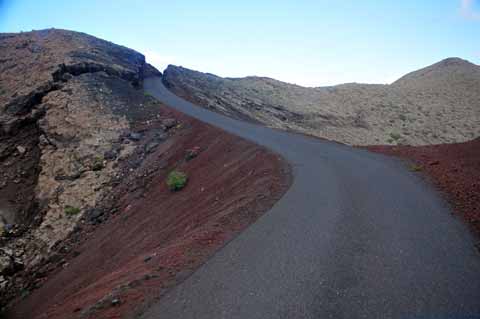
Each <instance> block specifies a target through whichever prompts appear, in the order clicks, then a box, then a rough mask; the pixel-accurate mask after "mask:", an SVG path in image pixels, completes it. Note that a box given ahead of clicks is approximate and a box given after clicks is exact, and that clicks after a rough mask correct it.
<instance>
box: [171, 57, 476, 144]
mask: <svg viewBox="0 0 480 319" xmlns="http://www.w3.org/2000/svg"><path fill="white" fill-rule="evenodd" d="M163 81H164V83H165V85H166V86H167V87H169V88H170V89H171V90H172V91H173V92H175V93H176V94H178V95H180V96H182V97H184V98H187V99H190V100H191V101H193V102H195V103H197V104H199V105H201V106H204V107H206V108H209V109H212V110H214V111H217V112H220V113H222V114H225V115H228V116H232V117H235V118H240V119H248V120H251V121H256V122H260V123H263V124H266V125H268V126H271V127H275V128H281V129H287V130H294V131H299V132H302V133H307V134H312V135H316V136H319V137H323V138H327V139H331V140H335V141H339V142H343V143H347V144H354V145H373V144H391V145H397V144H409V145H425V144H440V143H454V142H463V141H467V140H471V139H473V138H475V137H477V136H479V135H480V129H479V128H480V126H479V125H478V123H480V67H479V66H477V65H475V64H472V63H469V62H468V61H464V60H461V59H458V58H449V59H446V60H443V61H441V62H439V63H437V64H434V65H432V66H430V67H427V68H425V69H422V70H419V71H416V72H412V73H410V74H408V75H406V76H404V77H402V78H401V79H399V80H398V81H396V82H395V83H393V84H391V85H372V84H370V85H368V84H356V83H353V84H342V85H337V86H332V87H318V88H305V87H301V86H297V85H292V84H288V83H283V82H280V81H276V80H273V79H269V78H261V77H247V78H238V79H237V78H221V77H218V76H215V75H212V74H205V73H201V72H197V71H192V70H188V69H186V68H182V67H176V66H169V67H168V68H167V69H166V70H165V72H164V77H163Z"/></svg>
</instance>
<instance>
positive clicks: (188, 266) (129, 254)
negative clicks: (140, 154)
mask: <svg viewBox="0 0 480 319" xmlns="http://www.w3.org/2000/svg"><path fill="white" fill-rule="evenodd" d="M170 112H171V114H173V116H174V117H175V118H177V119H179V120H180V122H181V123H183V124H182V125H184V128H183V129H180V130H179V131H178V133H177V134H176V135H175V136H174V137H172V138H170V139H169V140H167V141H166V142H165V143H164V144H162V145H161V146H160V147H159V148H158V149H157V150H156V151H155V152H154V153H152V154H151V155H149V157H148V158H147V159H146V160H145V161H144V164H142V165H149V163H150V164H158V163H160V164H161V165H159V166H160V168H161V169H158V170H156V171H155V172H153V173H151V174H153V176H151V175H150V176H149V177H148V178H149V181H150V182H149V183H148V185H146V187H144V188H143V189H140V190H139V191H135V192H131V191H130V192H129V191H126V190H125V189H127V188H125V189H123V188H122V187H121V186H120V188H119V189H116V192H120V196H119V203H120V207H121V209H120V210H119V212H118V213H116V214H115V215H112V217H111V218H109V219H108V220H107V221H106V222H105V223H103V224H101V225H100V226H98V227H93V226H90V229H88V227H85V228H86V229H84V230H82V231H81V232H80V235H79V236H80V237H81V240H80V241H79V244H77V245H76V246H73V247H71V250H70V251H71V252H72V253H71V254H70V256H68V257H67V258H66V260H67V264H66V266H65V267H63V268H60V269H59V270H58V271H55V272H53V273H51V274H49V276H48V279H47V280H46V281H45V282H44V283H43V285H42V286H41V287H40V288H39V289H37V290H34V291H33V292H32V293H31V294H30V295H29V296H28V297H27V298H25V299H23V300H21V301H19V302H17V304H16V305H15V306H14V307H13V309H12V311H11V313H9V314H8V318H30V319H34V318H48V319H55V318H58V319H60V318H120V317H124V316H132V315H134V314H135V313H137V312H138V311H140V310H141V309H142V308H143V307H145V305H146V304H148V303H149V302H151V301H152V300H153V298H159V297H161V296H162V294H164V293H165V292H166V291H167V290H168V289H169V288H171V287H173V286H174V285H176V284H177V283H178V282H180V281H182V280H183V279H184V278H185V277H186V276H188V275H189V274H191V273H192V272H193V271H194V270H195V269H196V268H198V267H199V266H200V265H201V264H202V263H204V262H205V261H206V260H207V259H208V258H209V257H210V256H211V255H212V254H213V253H214V252H215V251H216V250H218V249H219V248H221V247H222V246H223V245H225V243H226V242H228V241H229V240H231V239H232V238H233V237H234V236H235V235H237V234H238V233H239V232H241V231H242V230H243V229H244V228H246V227H247V226H248V225H249V224H251V223H253V222H254V221H255V220H256V219H257V218H258V217H259V216H260V215H261V214H262V213H263V212H265V211H267V210H268V209H269V208H270V207H271V206H272V205H273V204H274V203H275V202H276V201H277V200H278V199H279V198H280V197H281V196H282V195H283V194H284V192H285V191H286V190H287V188H288V186H289V184H290V180H291V178H290V170H289V167H288V165H287V164H286V162H284V161H283V160H282V159H281V158H279V157H278V156H277V155H275V154H273V153H271V152H269V151H267V150H266V149H264V148H261V147H259V146H257V145H254V144H252V143H249V142H247V141H245V140H243V139H240V138H237V137H234V136H232V135H230V134H228V133H226V132H224V131H220V130H218V129H216V128H214V127H212V126H209V125H206V124H204V123H201V122H199V121H196V120H194V119H191V118H188V117H186V116H185V115H182V114H180V113H177V112H175V111H170ZM196 147H197V148H196ZM194 148H196V149H195V150H196V151H198V150H200V151H198V156H196V157H195V158H193V159H191V160H189V161H186V160H185V155H186V154H187V151H188V150H191V149H194ZM174 168H176V169H178V170H181V171H184V172H186V173H187V174H188V176H189V181H188V184H187V186H186V187H185V188H184V189H183V190H181V191H179V192H175V193H172V192H170V191H169V190H168V189H167V186H166V184H165V178H166V175H167V174H168V172H169V171H171V170H172V169H174ZM145 178H146V177H145ZM77 235H78V234H77ZM114 299H118V301H119V302H118V304H117V302H116V301H115V302H113V303H112V300H114ZM113 304H116V305H113Z"/></svg>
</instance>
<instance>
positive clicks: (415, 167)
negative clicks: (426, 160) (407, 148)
mask: <svg viewBox="0 0 480 319" xmlns="http://www.w3.org/2000/svg"><path fill="white" fill-rule="evenodd" d="M409 169H410V171H412V172H420V171H421V170H422V169H423V167H422V166H421V165H417V164H412V165H410V168H409Z"/></svg>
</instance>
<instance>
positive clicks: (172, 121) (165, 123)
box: [162, 118, 178, 130]
mask: <svg viewBox="0 0 480 319" xmlns="http://www.w3.org/2000/svg"><path fill="white" fill-rule="evenodd" d="M177 123H178V122H177V120H176V119H173V118H168V119H164V120H162V126H163V127H164V128H165V130H169V129H171V128H172V127H174V126H175V125H177Z"/></svg>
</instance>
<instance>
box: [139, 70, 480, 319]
mask: <svg viewBox="0 0 480 319" xmlns="http://www.w3.org/2000/svg"><path fill="white" fill-rule="evenodd" d="M145 90H146V91H147V92H149V93H150V94H152V95H153V96H155V97H156V98H157V99H159V100H160V101H162V102H164V103H165V104H167V105H169V106H171V107H173V108H175V109H177V110H179V111H182V112H184V113H186V114H189V115H191V116H193V117H196V118H198V119H200V120H202V121H204V122H207V123H210V124H213V125H215V126H217V127H220V128H222V129H224V130H226V131H228V132H231V133H233V134H235V135H238V136H241V137H243V138H246V139H248V140H251V141H254V142H256V143H258V144H260V145H264V146H266V147H268V148H269V149H271V150H273V151H275V152H277V153H279V154H281V155H282V156H283V157H284V158H285V159H287V160H288V161H289V162H290V163H291V164H292V167H293V174H294V182H293V184H292V186H291V188H290V189H289V190H288V191H287V193H286V194H285V195H284V196H283V197H282V199H281V200H280V201H278V202H277V203H276V204H275V205H274V207H273V208H272V209H271V210H270V211H268V212H267V213H266V214H265V215H263V216H262V217H261V218H260V219H259V220H258V221H257V222H256V223H254V224H253V225H251V226H250V227H249V228H248V229H247V230H245V231H244V232H243V233H242V234H240V235H239V236H238V237H237V238H236V239H234V240H232V241H231V242H230V243H228V244H227V245H226V246H225V247H224V248H222V249H221V250H220V251H218V252H217V253H216V254H215V255H214V256H213V257H212V258H211V259H210V260H208V261H207V262H206V263H205V264H204V265H203V266H202V267H201V268H200V269H198V270H197V271H196V272H195V273H194V274H193V275H192V276H190V277H189V278H188V279H187V280H185V281H184V282H183V283H181V284H180V285H178V286H177V287H175V288H173V289H172V290H171V291H170V292H169V293H168V294H167V295H165V296H164V297H163V298H162V299H161V300H159V302H158V303H157V304H155V305H153V306H152V307H151V308H150V309H148V310H147V311H146V312H145V313H144V314H143V315H142V316H141V318H144V319H153V318H166V319H170V318H182V319H189V318H192V319H193V318H195V319H216V318H228V319H233V318H242V319H256V318H259V319H260V318H261V319H266V318H272V319H273V318H275V319H279V318H315V319H318V318H369V319H372V318H432V319H433V318H436V319H437V318H480V254H479V252H478V251H477V250H476V249H475V247H474V238H473V236H472V235H471V234H470V232H469V231H468V229H467V227H466V226H465V225H464V224H463V223H462V222H461V221H459V220H458V219H457V218H455V217H453V216H452V215H451V213H450V210H449V207H448V206H447V205H446V204H445V202H444V201H443V200H442V199H441V198H440V197H439V196H438V195H437V194H436V193H435V192H433V191H432V190H431V188H430V187H429V186H428V185H427V184H426V183H425V182H424V181H423V180H421V179H420V178H419V177H417V176H416V175H415V174H414V173H411V172H409V171H408V170H406V169H405V168H404V165H402V163H401V162H399V161H396V160H394V159H391V158H388V157H384V156H382V155H378V154H372V153H369V152H367V151H363V150H358V149H353V148H351V147H347V146H343V145H339V144H336V143H331V142H327V141H322V140H319V139H315V138H310V137H306V136H302V135H296V134H290V133H287V132H282V131H277V130H272V129H269V128H266V127H263V126H257V125H253V124H249V123H245V122H240V121H237V120H233V119H230V118H227V117H224V116H222V115H219V114H216V113H213V112H210V111H208V110H205V109H202V108H200V107H197V106H194V105H193V104H191V103H189V102H187V101H185V100H182V99H181V98H179V97H177V96H175V95H174V94H173V93H171V92H170V91H168V90H167V89H166V88H165V87H164V86H163V85H162V82H161V79H160V78H150V79H146V80H145Z"/></svg>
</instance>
